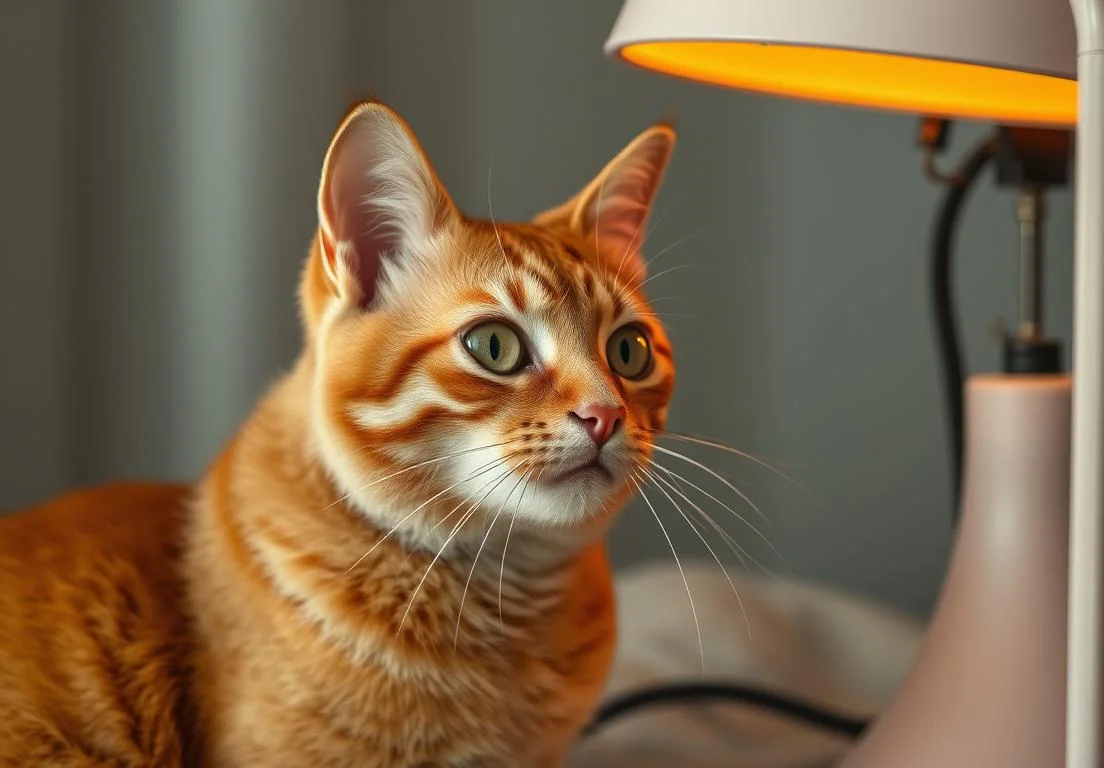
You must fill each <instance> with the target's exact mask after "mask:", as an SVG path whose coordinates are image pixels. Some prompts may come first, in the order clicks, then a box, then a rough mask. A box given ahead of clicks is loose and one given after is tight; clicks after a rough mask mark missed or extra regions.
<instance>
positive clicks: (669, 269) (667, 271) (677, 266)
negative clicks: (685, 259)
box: [636, 264, 708, 291]
mask: <svg viewBox="0 0 1104 768" xmlns="http://www.w3.org/2000/svg"><path fill="white" fill-rule="evenodd" d="M705 266H708V265H707V264H675V265H674V266H673V267H667V269H664V270H663V271H661V272H656V273H655V274H654V275H649V276H648V277H646V278H645V279H644V280H642V281H641V282H640V283H639V284H638V285H637V286H636V290H637V291H639V290H640V289H642V288H643V287H644V286H645V285H647V284H648V283H650V282H652V281H653V280H656V279H658V278H661V277H663V276H664V275H668V274H670V273H672V272H677V271H679V270H680V269H689V268H690V267H705Z"/></svg>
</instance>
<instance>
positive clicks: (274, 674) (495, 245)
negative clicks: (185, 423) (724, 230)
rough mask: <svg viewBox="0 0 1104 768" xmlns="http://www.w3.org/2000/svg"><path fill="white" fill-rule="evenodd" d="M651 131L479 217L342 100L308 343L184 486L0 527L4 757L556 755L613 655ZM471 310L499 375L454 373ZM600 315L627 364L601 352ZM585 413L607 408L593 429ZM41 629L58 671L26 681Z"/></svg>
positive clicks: (658, 392) (236, 761) (192, 760)
mask: <svg viewBox="0 0 1104 768" xmlns="http://www.w3.org/2000/svg"><path fill="white" fill-rule="evenodd" d="M673 145H674V133H673V131H672V129H671V128H670V127H669V126H665V125H658V126H655V127H653V128H651V129H649V130H648V131H646V132H645V133H643V134H641V136H639V137H638V138H637V139H636V140H635V141H633V142H632V143H630V144H629V146H628V147H626V148H625V150H624V151H622V152H621V153H620V154H619V155H618V156H616V157H615V158H614V159H613V160H612V161H611V162H610V164H609V165H608V166H607V167H606V168H605V169H604V170H603V171H602V172H601V173H600V174H599V175H598V177H596V178H595V180H594V181H593V182H591V183H590V184H589V185H587V187H586V188H584V189H583V190H582V191H581V192H580V193H579V194H578V195H576V196H575V197H574V198H572V199H571V200H569V201H567V202H566V203H564V204H563V205H561V206H559V207H558V208H554V209H552V210H549V211H547V212H546V213H544V214H542V215H540V216H538V217H536V218H535V219H534V220H533V222H532V223H528V224H517V223H502V222H497V223H496V222H493V221H482V220H475V219H472V218H470V217H467V216H465V215H463V214H462V213H460V211H459V210H458V209H457V208H456V206H455V205H454V204H453V203H452V201H451V200H450V198H449V197H448V195H447V193H446V192H445V191H444V189H443V188H442V186H441V184H440V182H439V181H438V180H437V177H436V175H435V173H434V172H433V170H432V167H431V166H430V164H429V162H428V160H427V159H426V157H425V154H424V152H423V151H422V149H421V148H420V146H419V145H418V143H417V141H416V139H415V138H414V136H413V134H412V133H411V131H410V129H409V127H408V126H407V125H406V124H405V123H404V122H403V121H402V120H401V118H399V117H398V116H397V115H396V114H395V113H394V112H393V111H391V110H390V109H388V108H387V107H385V106H383V105H380V104H378V103H367V104H361V105H358V106H357V107H355V108H354V109H353V110H352V111H351V112H350V113H349V115H347V116H346V118H345V120H344V121H343V122H342V124H341V126H340V127H339V129H338V131H337V134H336V136H335V138H334V141H333V144H332V145H331V147H330V151H329V152H328V154H327V157H326V159H325V162H324V165H323V172H322V181H321V185H320V191H319V231H318V234H317V237H316V238H315V240H314V243H313V245H312V247H311V251H310V254H309V257H308V259H307V264H306V268H305V270H304V272H303V279H302V282H301V288H300V304H301V310H302V315H303V318H304V325H305V329H306V333H305V339H306V340H305V344H304V349H303V352H302V354H301V356H300V358H299V360H298V361H297V362H296V364H295V366H294V367H293V369H292V370H291V371H290V372H289V373H288V374H287V375H286V376H285V377H284V378H283V379H282V380H280V381H279V382H278V383H277V384H276V385H275V386H274V387H273V388H272V390H271V391H270V392H269V393H268V394H267V395H266V396H265V397H264V398H263V399H262V401H261V402H260V404H259V405H258V407H257V408H256V410H255V411H254V413H253V415H252V416H251V417H250V418H249V419H248V421H247V422H246V423H245V424H244V426H243V427H242V429H241V430H240V431H239V432H238V434H237V435H236V436H235V438H234V439H233V440H232V441H231V442H230V444H229V445H228V446H227V447H226V449H225V450H224V451H223V453H222V454H221V455H220V457H219V458H218V459H217V460H216V461H215V462H214V464H213V465H212V467H211V469H210V471H209V472H208V473H207V475H206V476H205V477H204V478H203V480H202V481H201V482H200V483H199V484H197V486H195V488H194V489H191V490H190V491H187V490H185V489H168V488H166V489H163V490H157V489H154V490H152V491H151V490H150V489H149V488H148V487H146V486H140V487H139V486H135V487H129V486H114V487H109V488H105V489H100V490H94V491H89V492H85V493H84V494H82V495H80V497H79V498H80V503H79V504H78V503H77V502H75V501H73V498H75V497H65V498H63V499H61V500H56V501H54V502H52V503H50V504H47V505H44V506H43V507H40V508H38V509H36V510H32V511H30V512H28V513H25V514H22V515H18V516H15V517H12V518H8V519H6V520H3V521H0V608H3V609H4V611H5V623H4V626H3V629H0V755H25V756H31V757H33V758H34V760H33V761H32V762H33V764H39V765H49V764H57V765H130V766H138V765H158V766H169V765H190V764H198V765H204V766H215V767H216V768H219V767H222V766H226V767H231V766H233V767H235V768H236V767H238V766H262V765H263V766H282V765H288V766H291V765H295V766H300V765H311V766H349V767H352V766H380V767H383V766H388V767H391V766H394V767H396V768H397V767H399V766H410V767H413V766H456V767H460V766H520V765H524V766H538V767H539V766H554V765H557V764H558V763H559V762H560V760H561V759H562V757H563V755H564V754H565V752H566V750H567V749H568V748H569V747H570V745H571V743H572V741H573V739H574V738H575V736H576V734H577V733H578V731H579V729H580V728H581V726H582V725H583V724H584V723H585V722H586V720H587V719H588V717H589V715H590V713H591V712H592V710H593V707H594V706H595V704H596V701H597V697H598V695H599V693H600V691H601V689H602V687H603V684H604V681H605V676H606V673H607V670H608V667H609V664H610V661H611V656H612V652H613V647H614V643H615V637H616V628H615V626H614V608H613V594H612V588H611V583H610V575H609V571H608V566H607V563H606V558H605V552H604V544H603V536H604V533H605V532H606V531H607V529H608V527H609V525H610V523H611V522H612V519H613V518H614V516H615V515H616V513H617V511H618V510H619V509H620V508H621V506H622V505H623V504H624V502H625V501H626V499H627V498H628V496H629V495H630V492H631V489H632V488H633V485H632V478H633V473H634V472H635V471H636V467H637V466H638V465H641V464H643V463H644V462H645V460H646V458H647V456H648V455H649V451H650V439H649V435H651V434H653V433H654V432H655V431H657V430H660V429H662V427H663V424H664V420H665V417H666V410H667V405H668V401H669V399H670V396H671V391H672V387H673V384H674V367H673V360H672V355H671V349H670V346H669V342H668V340H667V338H666V336H665V334H664V331H663V328H662V326H661V325H660V323H659V322H658V321H657V319H656V317H655V315H654V313H653V312H652V310H651V309H650V308H649V306H648V304H647V302H646V300H645V298H644V295H643V291H642V283H643V282H644V280H645V278H644V274H645V270H644V261H643V258H642V256H641V255H640V245H641V242H640V241H641V240H642V233H643V231H644V227H645V224H646V221H647V216H648V211H649V210H650V208H651V203H652V200H653V199H654V196H655V194H656V191H657V189H658V186H659V183H660V180H661V178H662V175H663V171H664V169H665V167H666V163H667V160H668V158H669V155H670V152H671V150H672V149H673ZM488 322H494V323H499V324H501V325H500V326H497V327H503V326H504V327H506V328H508V329H512V331H513V332H514V333H515V334H516V339H517V341H518V343H519V344H520V347H521V348H522V350H523V353H524V357H525V359H524V365H520V366H519V367H518V369H517V370H514V371H511V372H509V373H506V374H503V373H495V372H494V371H493V370H492V369H491V368H488V367H487V365H485V364H483V363H481V362H480V359H479V358H478V356H477V355H476V354H474V353H473V352H472V348H471V346H470V345H469V343H468V341H467V339H469V332H471V331H472V329H474V328H479V327H481V326H482V325H483V324H485V323H488ZM626 328H630V329H635V330H633V333H634V334H638V335H639V338H641V339H642V341H641V342H640V343H641V344H644V342H645V341H646V343H647V346H648V348H649V350H650V358H649V359H650V361H649V363H648V366H647V367H645V368H643V369H642V370H641V371H640V373H639V375H634V376H627V375H622V374H619V373H618V370H622V371H623V369H619V368H618V367H617V366H616V365H614V364H613V361H612V360H611V358H610V354H611V353H610V351H609V350H610V349H614V347H610V346H609V342H610V340H611V338H613V337H614V335H615V334H617V333H619V332H621V331H622V330H623V329H626ZM511 338H513V337H511ZM632 338H633V339H636V338H638V337H637V336H636V335H634V336H632ZM494 343H495V344H497V343H498V341H497V340H496V341H495V342H494ZM608 347H609V349H608ZM493 349H497V347H493ZM616 349H620V347H616ZM589 407H596V408H600V409H603V411H602V412H603V413H611V414H616V415H617V418H616V420H615V422H614V424H615V427H614V429H613V430H612V432H611V433H610V434H609V436H608V438H607V437H606V436H604V437H603V439H602V440H599V439H598V438H597V437H594V434H595V433H593V432H592V431H590V429H591V428H590V427H589V426H588V422H587V419H586V418H583V417H581V416H580V414H584V415H585V414H586V413H589V411H587V410H586V408H589ZM576 412H578V413H576ZM78 507H79V510H78ZM74 515H78V516H79V519H80V520H83V521H88V522H85V523H82V524H80V525H76V526H74V525H73V524H72V523H71V520H72V518H73V517H74ZM92 521H95V522H92ZM12 531H16V532H17V533H18V534H19V535H18V537H16V538H15V539H12V538H11V536H10V535H9V534H10V533H11V532H12ZM98 531H102V535H101V534H99V533H97V532H98ZM9 540H12V541H17V542H18V543H17V546H9ZM28 552H30V553H34V552H38V553H39V557H38V559H34V558H33V557H30V556H29V555H28V554H27V553H28ZM47 552H48V553H49V557H47V556H46V555H44V554H42V553H47ZM150 552H155V553H157V556H156V557H153V558H151V557H150V556H149V553H150ZM76 564H81V566H80V568H77V565H76ZM143 574H148V585H147V584H146V583H145V582H144V581H143V579H144V578H146V577H145V576H143ZM8 582H12V583H18V584H22V585H23V586H22V587H20V589H22V590H23V591H22V592H18V591H17V590H16V591H12V590H11V589H9V587H8V586H6V585H7V584H8ZM9 594H18V595H24V597H16V598H8V599H7V601H6V602H4V600H5V598H4V597H3V596H4V595H9ZM32 594H33V595H35V596H39V597H36V598H32V597H30V595H32ZM43 595H45V596H46V597H41V596H43ZM127 596H129V597H127ZM39 598H41V599H39ZM151 606H156V610H152V609H151ZM105 612H106V613H107V614H108V615H107V616H106V617H105V616H103V614H104V613H105ZM11 616H14V617H15V618H14V621H9V617H11ZM40 622H41V623H42V624H45V625H54V626H57V627H58V628H59V632H58V633H57V638H58V639H57V642H56V643H55V645H52V646H51V654H54V655H57V656H58V657H62V656H65V655H66V654H67V653H72V654H76V656H75V657H74V659H73V661H72V663H71V665H70V666H71V667H74V668H76V669H75V671H72V670H71V671H67V672H65V673H64V674H53V673H50V672H48V671H47V669H46V666H47V662H46V659H45V658H44V655H43V654H42V653H41V652H40V651H38V650H36V649H34V648H32V645H33V644H36V643H39V642H40V638H41V633H42V631H43V630H42V629H35V628H36V627H40V626H41V625H42V624H40ZM89 633H95V637H96V640H95V642H94V643H92V645H91V646H89V642H90V641H89V640H87V639H80V638H85V637H86V636H87V635H88V634H89ZM70 638H71V639H70ZM70 642H71V643H72V644H71V645H70ZM85 647H92V648H94V649H95V650H94V652H89V651H85V650H82V649H83V648H85ZM137 649H140V651H139V650H137ZM67 669H68V667H67ZM11 670H15V671H11ZM104 712H107V713H108V714H107V715H104ZM28 759H29V758H28ZM2 760H3V757H0V761H2ZM51 761H53V762H51ZM0 764H2V762H0ZM13 764H31V763H26V762H20V761H18V760H17V761H16V762H15V763H13Z"/></svg>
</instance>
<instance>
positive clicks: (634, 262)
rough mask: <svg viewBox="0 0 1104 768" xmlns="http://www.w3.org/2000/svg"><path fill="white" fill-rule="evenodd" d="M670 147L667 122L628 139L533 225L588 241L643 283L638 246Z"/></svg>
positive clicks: (671, 129) (671, 133)
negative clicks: (579, 187) (579, 188)
mask: <svg viewBox="0 0 1104 768" xmlns="http://www.w3.org/2000/svg"><path fill="white" fill-rule="evenodd" d="M674 148H675V129H674V126H673V124H671V123H670V122H663V123H659V124H656V125H654V126H652V127H651V128H649V129H648V130H646V131H644V132H643V133H641V134H640V135H639V136H637V137H636V138H635V139H633V140H632V141H631V142H630V143H629V144H628V146H626V147H625V148H624V149H623V150H621V152H620V153H618V155H617V156H616V157H614V158H613V160H611V161H610V162H609V163H608V164H607V165H606V167H605V168H603V169H602V171H601V173H599V174H598V175H597V176H595V177H594V179H593V180H591V182H590V183H589V184H587V186H586V187H584V188H583V190H582V191H581V192H579V193H578V194H577V195H575V196H574V197H572V198H571V199H570V200H568V201H567V202H566V203H563V204H562V205H560V206H557V207H556V208H553V209H551V210H549V211H545V212H544V213H542V214H540V215H538V216H537V217H536V218H534V219H533V221H534V223H536V224H540V225H544V226H551V227H564V228H567V229H569V230H570V231H571V232H573V233H574V234H576V235H579V236H580V237H582V238H584V239H585V240H587V241H590V240H593V241H594V243H595V245H596V248H597V249H598V252H599V255H600V256H601V257H602V258H603V259H605V260H607V261H608V262H610V263H612V264H615V265H616V268H617V270H618V271H619V272H620V274H621V275H623V276H625V277H626V278H627V279H628V280H629V281H631V282H639V281H641V280H643V279H644V273H645V268H644V260H643V258H642V257H641V255H640V247H641V245H642V243H643V241H644V230H645V227H646V226H647V223H648V216H649V214H650V213H651V210H652V204H653V203H654V202H655V198H656V195H657V194H658V192H659V187H660V184H661V183H662V181H663V174H664V171H666V169H667V163H668V162H669V161H670V159H671V153H672V152H673V151H674Z"/></svg>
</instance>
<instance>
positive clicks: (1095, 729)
mask: <svg viewBox="0 0 1104 768" xmlns="http://www.w3.org/2000/svg"><path fill="white" fill-rule="evenodd" d="M1070 6H1071V7H1072V9H1073V18H1074V23H1075V25H1076V28H1077V80H1078V89H1077V90H1078V118H1077V166H1076V192H1075V194H1076V199H1075V205H1076V207H1075V210H1074V233H1075V237H1074V281H1075V285H1074V319H1073V329H1074V347H1073V369H1074V371H1075V372H1076V375H1077V387H1076V389H1074V392H1073V474H1072V490H1071V499H1070V500H1071V506H1070V569H1069V582H1070V583H1069V607H1070V611H1069V646H1068V652H1069V668H1068V670H1067V674H1068V692H1067V696H1068V698H1067V705H1066V706H1067V713H1068V717H1067V723H1066V729H1067V732H1066V740H1067V741H1066V745H1067V747H1066V766H1067V768H1100V765H1101V762H1102V760H1104V751H1102V742H1101V726H1102V725H1104V718H1102V715H1104V708H1102V702H1101V688H1102V675H1101V663H1102V660H1104V649H1102V648H1101V645H1102V643H1104V632H1102V627H1101V622H1102V620H1104V615H1102V613H1104V612H1102V605H1101V603H1102V598H1104V595H1102V591H1104V554H1102V553H1104V216H1101V207H1102V206H1104V0H1070Z"/></svg>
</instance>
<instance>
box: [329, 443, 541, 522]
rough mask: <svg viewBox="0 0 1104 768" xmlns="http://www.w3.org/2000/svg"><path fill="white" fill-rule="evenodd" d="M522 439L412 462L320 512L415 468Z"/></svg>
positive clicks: (347, 494)
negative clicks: (415, 462)
mask: <svg viewBox="0 0 1104 768" xmlns="http://www.w3.org/2000/svg"><path fill="white" fill-rule="evenodd" d="M522 439H523V438H521V437H515V438H513V439H512V440H504V441H502V442H499V443H491V444H490V445H480V446H476V447H475V448H465V449H464V450H462V451H456V452H455V453H450V454H448V455H447V456H437V457H434V458H432V459H427V460H426V461H420V462H418V463H417V464H412V465H411V466H409V467H403V468H402V469H400V470H398V471H396V472H392V473H391V474H389V475H387V476H386V477H380V478H376V479H375V480H371V481H369V482H367V483H365V484H364V485H362V486H360V487H359V488H357V489H356V490H353V491H349V492H348V493H346V494H345V495H344V496H342V497H341V498H339V499H337V500H336V501H332V502H330V503H329V504H327V505H326V506H324V507H322V509H320V510H318V511H319V512H325V511H326V510H327V509H330V508H331V507H333V506H335V505H337V504H340V503H341V502H343V501H346V500H347V499H348V498H349V497H351V496H354V495H356V494H358V493H361V492H362V491H366V490H368V489H369V488H371V487H373V486H376V485H379V484H380V483H384V482H387V481H388V480H390V479H392V478H394V477H398V476H399V475H402V474H405V473H407V472H413V471H414V470H415V469H419V468H421V467H425V466H429V465H430V464H437V463H440V462H442V461H448V460H449V459H455V458H457V457H458V456H464V455H467V454H469V453H475V452H477V451H486V450H489V449H491V448H501V447H502V446H504V445H510V444H511V443H516V442H518V441H520V440H522Z"/></svg>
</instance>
